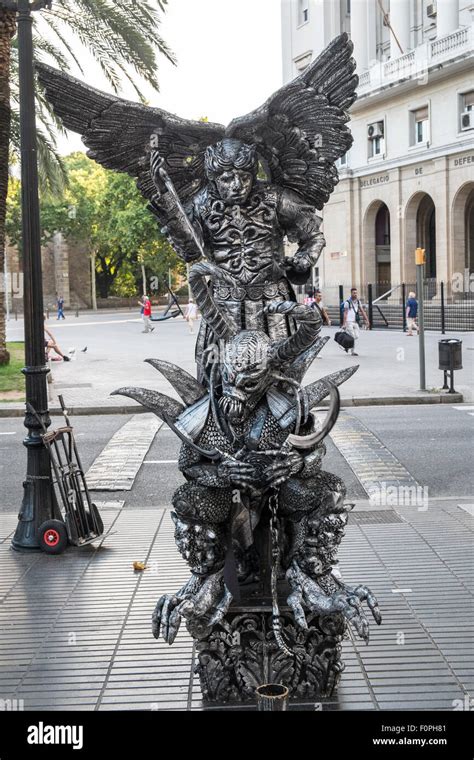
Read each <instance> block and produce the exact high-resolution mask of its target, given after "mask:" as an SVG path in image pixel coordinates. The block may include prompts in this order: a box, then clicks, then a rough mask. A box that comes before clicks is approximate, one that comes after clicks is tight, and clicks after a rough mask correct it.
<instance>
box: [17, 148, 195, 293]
mask: <svg viewBox="0 0 474 760" xmlns="http://www.w3.org/2000/svg"><path fill="white" fill-rule="evenodd" d="M64 165H65V171H66V176H67V185H66V189H65V191H64V193H63V194H62V196H61V197H60V198H58V197H55V196H52V195H51V194H50V193H43V194H42V195H41V198H40V204H41V236H42V242H43V243H46V242H47V241H48V240H50V239H51V237H52V235H53V234H54V232H55V231H56V230H60V231H61V232H62V233H63V234H64V235H65V236H66V238H67V239H68V240H70V241H73V242H80V243H85V244H86V246H87V250H88V252H89V255H90V257H91V259H92V262H93V268H94V270H95V272H96V279H97V286H98V290H99V294H100V296H101V297H102V298H107V297H108V295H109V293H111V292H112V293H115V294H116V295H127V296H128V295H134V294H136V293H138V292H139V291H140V289H141V288H142V267H144V268H145V272H146V284H145V288H146V289H147V290H149V289H151V290H152V289H153V285H154V284H155V282H156V281H157V282H159V284H160V285H161V288H160V290H161V292H164V291H165V283H167V282H168V271H169V270H171V271H172V272H173V274H174V275H175V277H176V276H179V275H180V274H183V272H184V271H185V270H184V265H183V264H182V262H181V261H180V260H179V259H178V257H177V256H176V254H175V252H174V251H173V249H172V248H171V246H170V245H169V243H168V242H167V241H166V240H165V238H164V237H163V235H162V234H161V233H160V231H159V227H158V224H157V221H156V219H155V217H154V216H153V214H151V213H150V211H149V210H148V209H147V208H146V206H147V201H146V200H145V199H144V198H143V197H142V195H141V194H140V192H139V191H138V190H137V187H136V185H135V181H134V180H133V179H132V178H131V177H129V176H128V175H127V174H119V173H116V172H112V171H109V170H107V169H104V168H103V167H102V166H99V164H96V163H95V162H94V161H91V160H90V159H89V158H87V156H85V154H84V153H80V152H78V153H72V154H71V155H70V156H68V157H67V158H66V159H65V160H64ZM20 224H21V213H20V183H19V182H18V180H13V179H12V180H11V185H10V193H9V196H8V206H7V221H6V228H7V234H8V237H9V239H10V240H11V241H12V243H14V244H16V245H18V246H21V227H20ZM153 278H154V279H153Z"/></svg>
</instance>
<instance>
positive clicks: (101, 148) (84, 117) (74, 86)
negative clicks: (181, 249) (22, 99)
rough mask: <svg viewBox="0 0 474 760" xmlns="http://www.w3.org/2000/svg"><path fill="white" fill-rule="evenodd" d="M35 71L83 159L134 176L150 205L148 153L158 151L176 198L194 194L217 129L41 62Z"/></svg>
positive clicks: (221, 129) (219, 134)
mask: <svg viewBox="0 0 474 760" xmlns="http://www.w3.org/2000/svg"><path fill="white" fill-rule="evenodd" d="M36 69H37V73H38V79H39V81H40V83H41V85H42V86H43V87H44V89H45V92H46V96H47V98H48V100H49V102H50V103H51V105H52V106H53V109H54V112H55V114H56V115H57V116H59V117H60V118H61V120H62V122H63V124H64V126H65V127H66V128H67V129H71V130H73V131H74V132H78V133H79V134H80V135H81V136H82V139H83V142H84V144H85V145H86V146H87V148H88V151H87V155H88V156H89V158H92V159H94V160H95V161H97V162H98V163H99V164H102V166H105V167H106V168H107V169H114V170H115V171H121V172H126V173H127V174H130V175H131V176H132V177H136V179H137V185H138V187H139V189H140V190H141V192H142V193H143V195H144V196H145V197H146V198H148V199H149V200H150V201H153V200H154V198H155V194H156V188H155V186H154V184H153V180H152V177H151V174H150V150H151V149H153V148H158V150H159V153H160V155H161V156H162V157H163V159H164V162H165V168H166V169H167V171H168V174H169V175H170V177H171V179H172V181H173V183H174V185H175V187H176V190H177V192H178V194H179V196H180V198H181V200H182V201H183V202H185V201H186V200H187V198H188V197H189V196H190V195H193V194H194V193H196V192H198V191H199V189H200V188H201V186H202V185H203V183H204V182H205V176H204V151H205V149H206V147H207V146H208V145H210V144H212V143H214V142H216V141H218V140H219V139H221V138H222V137H223V135H224V127H223V126H221V125H220V124H211V123H209V122H200V121H191V120H187V119H181V118H179V117H178V116H174V115H173V114H170V113H168V112H167V111H163V110H162V109H160V108H151V107H149V106H145V105H141V104H140V103H134V102H133V101H129V100H123V99H122V98H119V97H117V96H115V95H108V94H107V93H104V92H101V91H100V90H96V89H95V88H94V87H90V86H89V85H87V84H84V82H81V81H80V80H79V79H76V78H75V77H73V76H71V75H69V74H65V73H64V72H62V71H58V70H57V69H55V68H53V67H51V66H47V65H46V64H44V63H37V64H36Z"/></svg>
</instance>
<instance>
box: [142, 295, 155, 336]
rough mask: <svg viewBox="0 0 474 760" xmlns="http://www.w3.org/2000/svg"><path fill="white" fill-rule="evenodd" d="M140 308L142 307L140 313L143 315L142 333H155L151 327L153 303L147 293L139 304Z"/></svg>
mask: <svg viewBox="0 0 474 760" xmlns="http://www.w3.org/2000/svg"><path fill="white" fill-rule="evenodd" d="M138 304H139V306H141V309H140V313H141V315H142V320H143V325H144V328H145V329H144V330H142V332H144V333H149V332H153V330H154V329H155V328H154V327H152V326H151V301H150V299H149V298H148V296H147V295H146V293H144V294H143V296H142V298H141V299H140V301H139V302H138Z"/></svg>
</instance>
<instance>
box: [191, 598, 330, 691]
mask: <svg viewBox="0 0 474 760" xmlns="http://www.w3.org/2000/svg"><path fill="white" fill-rule="evenodd" d="M248 601H249V600H245V602H246V603H245V604H244V603H243V602H241V603H240V604H238V605H237V604H233V605H232V606H231V608H230V610H229V612H228V613H227V615H226V617H225V619H224V620H223V621H222V623H221V624H219V625H217V626H214V627H213V629H212V630H209V629H208V630H207V631H206V632H203V633H202V635H201V636H199V637H198V636H196V634H195V640H196V649H197V659H198V664H197V666H196V672H197V673H198V675H199V679H200V682H201V689H202V693H203V698H204V700H205V701H208V702H246V701H255V698H256V697H255V689H256V688H257V686H260V685H261V684H265V683H277V684H284V685H285V686H286V687H287V688H288V689H289V692H290V698H293V699H294V698H299V699H304V700H313V699H314V700H317V699H318V698H321V697H329V696H331V694H333V692H334V690H335V688H336V686H337V683H338V681H339V678H340V674H341V673H342V671H343V669H344V664H343V663H342V661H341V641H342V639H343V636H344V631H345V621H344V618H343V617H342V615H340V614H335V615H326V616H319V615H307V620H308V630H306V631H304V630H302V629H301V628H298V627H297V626H296V624H295V621H294V617H293V613H292V612H291V610H290V609H289V608H288V607H287V606H282V608H281V609H280V620H281V631H282V635H283V638H284V641H285V644H286V645H287V647H288V648H289V649H290V650H291V651H292V652H293V653H294V654H295V656H294V657H289V656H288V655H287V654H286V653H285V652H284V651H282V650H281V649H280V648H279V647H278V644H277V642H276V640H275V635H274V633H273V628H272V608H271V604H270V600H269V599H260V600H258V599H255V600H253V601H252V603H251V604H248V603H247V602H248Z"/></svg>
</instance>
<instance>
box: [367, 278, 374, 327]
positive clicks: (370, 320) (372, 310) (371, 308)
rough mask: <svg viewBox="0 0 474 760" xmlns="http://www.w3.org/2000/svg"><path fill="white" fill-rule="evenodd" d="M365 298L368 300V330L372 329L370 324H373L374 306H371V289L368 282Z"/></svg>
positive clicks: (372, 297) (372, 298)
mask: <svg viewBox="0 0 474 760" xmlns="http://www.w3.org/2000/svg"><path fill="white" fill-rule="evenodd" d="M367 298H368V300H369V325H370V327H369V330H371V329H372V325H373V324H374V308H373V300H374V296H373V291H372V284H371V283H369V284H368V285H367Z"/></svg>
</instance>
